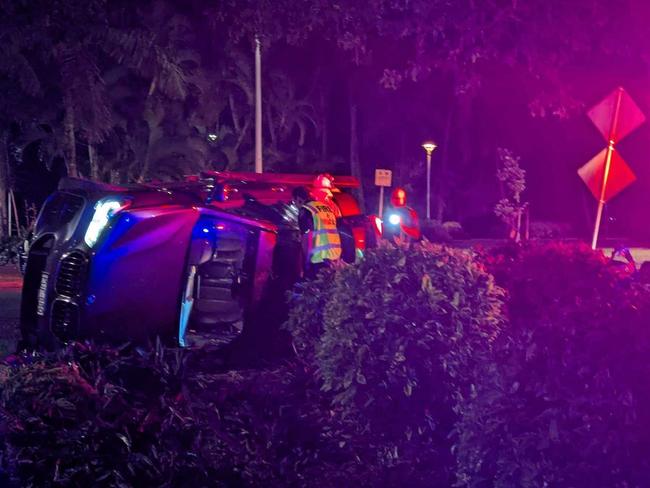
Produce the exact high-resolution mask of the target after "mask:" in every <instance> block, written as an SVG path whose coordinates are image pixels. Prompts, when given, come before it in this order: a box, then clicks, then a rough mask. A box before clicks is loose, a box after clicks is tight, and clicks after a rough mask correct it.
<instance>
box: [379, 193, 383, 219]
mask: <svg viewBox="0 0 650 488" xmlns="http://www.w3.org/2000/svg"><path fill="white" fill-rule="evenodd" d="M383 213H384V187H383V186H380V187H379V218H380V219H381V218H382V215H383Z"/></svg>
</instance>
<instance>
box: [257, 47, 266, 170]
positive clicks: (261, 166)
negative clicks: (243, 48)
mask: <svg viewBox="0 0 650 488" xmlns="http://www.w3.org/2000/svg"><path fill="white" fill-rule="evenodd" d="M263 170H264V163H263V162H262V47H261V44H260V40H259V38H258V37H257V36H256V37H255V172H256V173H261V172H262V171H263Z"/></svg>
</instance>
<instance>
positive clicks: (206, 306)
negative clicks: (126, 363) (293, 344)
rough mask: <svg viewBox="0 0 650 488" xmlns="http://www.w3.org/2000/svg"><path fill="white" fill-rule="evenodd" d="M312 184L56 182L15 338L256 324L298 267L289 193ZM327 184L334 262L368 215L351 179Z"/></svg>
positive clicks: (141, 336)
mask: <svg viewBox="0 0 650 488" xmlns="http://www.w3.org/2000/svg"><path fill="white" fill-rule="evenodd" d="M312 180H313V176H310V175H291V174H254V173H230V172H205V173H202V174H201V175H200V176H196V177H190V178H188V179H187V180H186V181H184V182H176V183H160V184H140V185H133V186H112V185H105V184H98V183H94V182H90V181H86V180H78V179H70V178H69V179H64V180H63V181H62V182H61V184H60V186H59V189H58V191H57V192H55V193H54V194H52V195H51V196H50V197H49V198H48V199H47V201H46V202H45V204H44V205H43V207H42V209H41V212H40V214H39V217H38V219H37V222H36V225H35V228H34V231H33V235H32V237H31V238H30V240H29V247H28V258H27V264H26V267H25V277H24V285H23V292H22V304H21V318H20V328H21V335H22V341H23V342H22V346H23V347H35V346H42V347H50V348H51V347H56V346H57V345H59V344H61V343H65V342H67V341H70V340H78V339H85V338H93V337H104V338H106V339H109V340H124V339H128V340H137V341H139V340H145V339H147V338H151V337H154V336H160V337H164V338H167V339H169V340H171V341H173V342H176V343H177V344H179V345H181V346H187V345H192V344H194V343H197V342H198V341H199V339H200V338H201V337H204V336H205V335H208V336H212V337H218V338H220V340H223V341H228V340H230V339H231V338H233V337H234V336H237V335H238V334H239V333H240V332H241V330H242V327H253V326H255V324H254V323H255V319H254V317H259V316H260V315H263V314H265V313H267V310H266V308H268V307H269V304H273V303H274V302H277V301H283V300H284V292H286V290H287V289H289V288H290V287H291V286H292V285H293V283H295V281H296V280H297V279H299V277H300V275H301V269H302V264H303V263H302V259H301V244H300V233H299V230H298V225H297V220H298V209H297V208H296V206H295V205H294V204H293V202H292V201H291V194H292V190H293V188H295V187H297V186H306V187H309V186H310V184H311V182H312ZM335 184H336V190H335V192H334V199H335V201H336V203H337V204H338V206H339V208H340V209H341V213H342V217H341V219H340V222H339V229H340V233H341V236H342V244H343V258H344V259H345V260H346V261H353V260H354V259H356V258H357V257H358V256H359V255H361V254H362V253H363V251H364V250H365V248H366V247H367V246H369V245H372V243H373V242H374V238H375V236H376V234H375V230H374V228H373V225H372V222H374V219H371V218H367V217H366V216H364V215H362V214H361V212H360V210H359V207H358V205H357V203H356V200H355V199H354V198H353V197H352V195H351V194H349V193H346V192H345V191H343V190H345V189H350V188H354V187H357V186H358V181H357V180H356V179H354V178H350V177H338V178H336V179H335ZM269 313H270V312H269Z"/></svg>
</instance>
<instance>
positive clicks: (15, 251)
mask: <svg viewBox="0 0 650 488" xmlns="http://www.w3.org/2000/svg"><path fill="white" fill-rule="evenodd" d="M23 241H24V239H23V238H22V237H18V236H11V237H7V236H5V237H2V238H0V265H4V264H7V263H9V262H14V263H17V262H18V256H19V254H20V253H21V252H22V251H23Z"/></svg>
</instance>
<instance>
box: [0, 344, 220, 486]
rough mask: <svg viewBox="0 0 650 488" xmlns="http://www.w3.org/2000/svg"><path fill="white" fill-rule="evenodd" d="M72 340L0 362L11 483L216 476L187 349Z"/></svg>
mask: <svg viewBox="0 0 650 488" xmlns="http://www.w3.org/2000/svg"><path fill="white" fill-rule="evenodd" d="M165 356H166V354H165V352H164V351H163V350H162V349H161V348H158V349H157V350H156V351H151V352H144V351H139V350H132V351H129V350H127V349H111V348H108V347H99V348H97V347H91V346H84V345H81V344H76V345H74V346H71V347H70V348H68V349H66V350H64V351H62V352H61V353H60V354H57V355H46V356H40V355H34V356H27V355H25V356H19V357H13V358H10V360H9V361H8V362H5V364H4V365H2V366H0V392H1V393H0V420H1V421H2V427H3V428H2V429H1V430H0V440H2V443H1V444H0V452H1V455H0V459H1V460H2V464H3V466H1V468H2V469H3V470H4V471H5V472H6V473H8V476H9V478H10V479H13V481H14V482H15V484H16V486H38V487H41V486H43V487H45V486H99V487H101V486H123V487H128V486H190V485H196V486H205V485H206V484H212V481H211V480H212V479H213V477H214V475H215V472H214V470H213V469H210V463H209V460H208V458H206V456H205V455H204V453H203V451H202V450H201V446H200V439H201V434H202V430H203V429H202V426H201V425H199V424H198V423H197V422H196V421H195V420H194V418H193V416H192V414H191V408H190V405H189V402H188V398H187V396H186V394H185V392H184V386H183V381H182V371H183V357H182V355H180V354H176V355H174V356H173V357H165Z"/></svg>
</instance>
